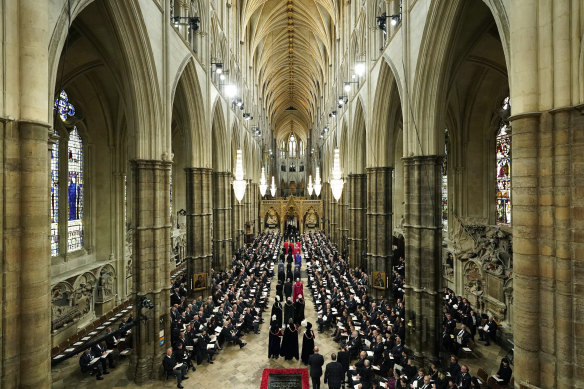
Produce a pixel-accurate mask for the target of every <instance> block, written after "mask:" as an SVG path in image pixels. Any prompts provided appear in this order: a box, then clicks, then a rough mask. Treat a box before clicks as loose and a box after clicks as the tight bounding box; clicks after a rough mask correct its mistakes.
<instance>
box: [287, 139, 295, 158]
mask: <svg viewBox="0 0 584 389" xmlns="http://www.w3.org/2000/svg"><path fill="white" fill-rule="evenodd" d="M288 153H289V156H290V157H295V156H296V138H294V134H292V135H290V140H289V141H288Z"/></svg>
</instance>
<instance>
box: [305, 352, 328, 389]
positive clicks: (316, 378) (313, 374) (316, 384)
mask: <svg viewBox="0 0 584 389" xmlns="http://www.w3.org/2000/svg"><path fill="white" fill-rule="evenodd" d="M308 364H309V365H310V378H312V389H320V377H321V376H322V365H324V358H323V356H322V355H320V354H319V353H318V346H314V354H312V355H311V356H310V358H308Z"/></svg>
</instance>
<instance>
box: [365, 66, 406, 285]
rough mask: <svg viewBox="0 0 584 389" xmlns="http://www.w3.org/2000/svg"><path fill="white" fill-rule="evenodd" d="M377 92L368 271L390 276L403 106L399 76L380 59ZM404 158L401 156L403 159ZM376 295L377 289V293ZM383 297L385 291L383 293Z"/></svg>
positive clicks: (370, 148)
mask: <svg viewBox="0 0 584 389" xmlns="http://www.w3.org/2000/svg"><path fill="white" fill-rule="evenodd" d="M379 66H380V67H379V72H378V74H377V88H376V90H375V92H374V96H375V98H374V100H373V115H372V122H371V130H370V131H367V138H366V139H367V140H368V153H367V163H366V166H367V169H366V171H367V178H366V179H367V270H368V272H372V271H379V272H382V273H386V274H389V273H390V272H391V266H392V263H393V258H392V243H391V241H392V239H391V236H392V233H393V228H392V215H393V209H392V198H393V196H394V195H395V192H396V191H400V190H402V187H399V188H397V187H395V185H394V176H395V174H394V166H395V156H394V153H393V151H392V150H394V148H395V140H396V138H395V134H396V133H397V132H398V130H399V126H401V122H400V121H399V120H396V118H400V117H401V112H402V103H401V100H400V94H399V88H398V86H399V83H398V81H397V79H396V73H395V72H394V71H393V69H392V68H391V67H390V65H389V64H388V62H387V61H386V60H385V59H382V60H380V65H379ZM400 157H401V156H400ZM376 293H377V290H376ZM381 293H382V294H383V291H381Z"/></svg>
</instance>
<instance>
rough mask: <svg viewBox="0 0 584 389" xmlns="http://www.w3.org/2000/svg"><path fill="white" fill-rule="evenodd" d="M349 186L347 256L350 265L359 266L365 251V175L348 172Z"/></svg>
mask: <svg viewBox="0 0 584 389" xmlns="http://www.w3.org/2000/svg"><path fill="white" fill-rule="evenodd" d="M348 181H349V182H348V187H349V191H348V192H349V205H348V207H349V233H348V236H349V258H350V259H351V267H355V266H360V264H361V254H362V252H363V251H367V176H366V175H365V174H350V175H349V180H348Z"/></svg>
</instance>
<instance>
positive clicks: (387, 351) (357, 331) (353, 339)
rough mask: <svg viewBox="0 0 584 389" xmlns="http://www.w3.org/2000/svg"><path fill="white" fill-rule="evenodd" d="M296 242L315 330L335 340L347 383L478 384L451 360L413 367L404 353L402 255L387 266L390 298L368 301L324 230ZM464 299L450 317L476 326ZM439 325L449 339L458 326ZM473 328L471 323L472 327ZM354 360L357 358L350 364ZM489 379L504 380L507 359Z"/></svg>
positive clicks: (361, 282) (360, 280) (462, 388)
mask: <svg viewBox="0 0 584 389" xmlns="http://www.w3.org/2000/svg"><path fill="white" fill-rule="evenodd" d="M302 243H303V250H304V252H305V258H306V262H307V269H308V274H309V281H308V284H309V288H310V291H311V293H312V295H313V298H314V303H315V308H316V309H317V311H318V320H317V323H318V329H319V332H323V331H325V330H331V336H332V337H333V339H334V340H335V341H337V342H338V343H339V345H340V349H341V351H340V352H339V353H338V355H337V358H338V361H339V362H340V363H341V365H342V366H343V369H344V371H345V373H346V374H347V382H348V384H349V385H350V387H361V388H372V387H386V388H392V389H393V388H410V389H411V388H424V389H430V388H432V389H433V388H436V389H445V388H458V389H468V388H473V387H479V382H478V379H477V378H476V377H473V376H471V375H470V373H469V368H468V366H466V365H462V366H460V365H458V361H457V360H456V363H454V364H452V363H451V364H450V365H449V366H448V368H441V364H440V361H439V360H435V361H434V363H432V366H431V367H430V368H427V369H426V368H423V367H422V368H418V367H417V366H416V365H415V361H414V359H413V358H411V357H410V355H408V351H407V350H406V347H405V346H406V327H405V320H404V315H405V308H404V278H405V261H404V259H403V258H400V259H399V260H398V261H396V262H395V263H394V265H393V268H392V277H391V278H392V279H391V291H392V294H393V302H391V303H390V302H389V301H388V300H384V299H383V298H382V299H380V300H377V301H374V300H373V299H371V298H370V297H369V296H368V295H367V286H368V278H367V275H366V274H365V273H364V272H362V271H361V270H360V269H358V268H356V269H351V268H350V267H349V265H348V262H347V259H346V258H345V257H344V256H343V255H341V254H340V253H339V252H338V250H337V249H336V247H335V246H334V245H333V244H332V243H331V242H330V241H329V240H328V238H326V236H325V235H324V234H322V233H314V234H305V235H304V236H303V238H302ZM457 300H458V299H457ZM461 301H462V299H461ZM467 303H468V302H465V301H462V306H460V309H457V308H454V310H455V311H456V312H451V315H450V316H454V317H459V318H460V319H461V320H462V319H465V320H466V323H473V324H474V325H476V324H477V323H476V321H474V320H473V319H472V317H471V318H470V320H469V319H468V316H472V313H471V310H470V309H466V308H465V306H464V305H465V304H467ZM458 311H460V312H458ZM465 315H467V316H465ZM444 324H445V326H446V327H447V328H449V331H450V332H449V339H452V338H451V337H450V334H452V335H453V336H454V339H456V338H457V336H458V333H459V332H460V328H457V326H456V323H455V322H454V323H449V322H448V320H446V322H445V323H444ZM453 324H454V326H453ZM467 326H470V324H469V325H467ZM479 326H480V325H476V328H477V330H478V327H479ZM483 328H484V326H483ZM492 328H495V327H492ZM488 330H489V329H488V328H487V330H484V336H485V337H487V336H492V335H488V333H489V331H488ZM463 337H464V338H465V339H466V338H467V337H466V336H463ZM487 339H489V338H487ZM490 339H492V338H490ZM453 358H454V359H456V356H454V355H453ZM355 359H357V361H356V362H355V363H354V364H353V365H351V362H352V361H354V360H355ZM494 377H497V378H498V380H497V382H498V384H499V385H505V384H507V383H508V382H509V379H510V377H511V369H510V368H509V361H508V360H506V359H504V361H502V362H501V368H500V369H499V371H498V372H497V374H495V375H494Z"/></svg>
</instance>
